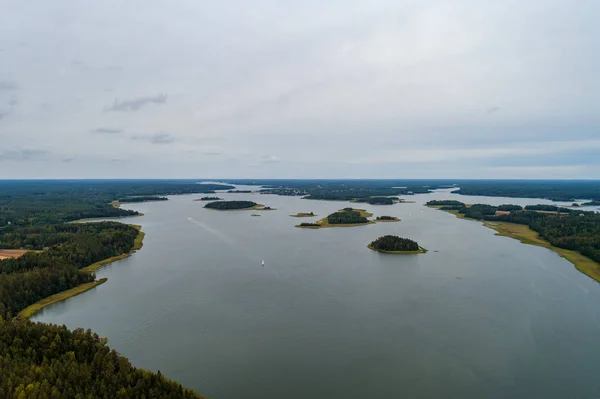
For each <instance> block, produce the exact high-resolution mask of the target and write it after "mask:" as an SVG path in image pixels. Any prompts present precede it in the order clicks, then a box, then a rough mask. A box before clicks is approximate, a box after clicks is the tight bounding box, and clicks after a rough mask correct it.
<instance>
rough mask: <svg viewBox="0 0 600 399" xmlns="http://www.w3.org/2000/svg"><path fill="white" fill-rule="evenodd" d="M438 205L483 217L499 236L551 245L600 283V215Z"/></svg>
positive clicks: (460, 214) (549, 207)
mask: <svg viewBox="0 0 600 399" xmlns="http://www.w3.org/2000/svg"><path fill="white" fill-rule="evenodd" d="M426 205H428V206H432V205H433V206H436V207H439V209H441V210H443V211H447V212H450V213H454V214H455V215H457V216H458V217H460V218H467V219H474V220H481V221H483V222H484V225H485V226H487V227H490V228H492V229H494V230H496V231H497V234H498V235H503V236H507V237H512V238H516V239H518V240H520V241H521V242H523V243H525V244H531V245H538V246H543V247H546V248H550V249H552V250H553V251H555V252H557V253H558V254H559V255H561V256H562V257H564V258H566V259H567V260H569V261H570V262H572V263H573V264H574V265H575V267H576V268H577V269H578V270H579V271H581V272H583V273H585V274H586V275H588V276H589V277H591V278H593V279H595V280H596V281H599V282H600V214H598V213H595V212H585V211H580V210H574V209H569V208H564V207H557V206H553V205H528V206H526V207H525V208H521V207H520V206H518V205H500V206H493V205H487V204H473V205H467V204H463V203H462V202H458V201H457V202H452V203H450V204H448V205H440V202H439V201H429V202H428V203H427V204H426Z"/></svg>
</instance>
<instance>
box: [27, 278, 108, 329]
mask: <svg viewBox="0 0 600 399" xmlns="http://www.w3.org/2000/svg"><path fill="white" fill-rule="evenodd" d="M107 280H108V279H107V278H101V279H100V280H96V281H92V282H89V283H83V284H80V285H78V286H77V287H73V288H71V289H69V290H66V291H61V292H59V293H57V294H54V295H50V296H49V297H46V298H44V299H42V300H40V301H38V302H36V303H34V304H33V305H29V306H27V307H26V308H25V309H23V310H21V311H20V312H19V313H18V314H17V319H28V318H30V317H31V316H33V315H34V314H36V313H37V312H39V311H40V310H42V309H43V308H44V307H46V306H48V305H52V304H53V303H56V302H61V301H64V300H65V299H68V298H72V297H74V296H77V295H79V294H83V293H84V292H86V291H89V290H91V289H92V288H95V287H97V286H99V285H100V284H104V283H105V282H106V281H107Z"/></svg>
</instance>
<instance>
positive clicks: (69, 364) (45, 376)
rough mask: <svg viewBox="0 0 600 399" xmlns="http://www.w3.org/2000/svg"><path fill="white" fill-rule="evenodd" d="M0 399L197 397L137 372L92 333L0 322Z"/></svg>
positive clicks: (153, 375)
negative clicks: (0, 398)
mask: <svg viewBox="0 0 600 399" xmlns="http://www.w3.org/2000/svg"><path fill="white" fill-rule="evenodd" d="M0 397H2V398H7V399H13V398H14V399H23V398H44V399H46V398H49V399H52V398H56V399H58V398H106V399H112V398H122V399H125V398H156V399H159V398H173V399H175V398H186V399H187V398H190V399H191V398H196V399H198V398H200V396H199V395H197V394H196V393H195V392H193V391H190V390H187V389H185V388H183V387H182V386H181V385H180V384H178V383H176V382H174V381H170V380H168V379H166V378H165V377H163V376H162V375H161V373H160V371H159V372H158V373H156V374H155V373H150V372H148V371H145V370H142V369H137V368H135V367H133V366H132V365H131V363H129V361H128V360H127V359H126V358H124V357H123V356H120V355H119V354H118V353H117V352H116V351H115V350H111V349H110V348H109V347H108V346H107V345H106V339H103V338H101V337H99V336H98V335H97V334H94V333H92V332H91V331H90V330H87V331H85V330H83V329H81V328H79V329H76V330H74V331H70V330H68V329H67V328H66V327H65V326H56V325H49V324H43V323H32V322H29V321H27V322H9V321H7V320H2V318H0Z"/></svg>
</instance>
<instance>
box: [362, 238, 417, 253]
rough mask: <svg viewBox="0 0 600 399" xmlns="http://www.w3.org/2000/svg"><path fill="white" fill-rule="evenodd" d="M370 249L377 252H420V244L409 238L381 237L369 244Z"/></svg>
mask: <svg viewBox="0 0 600 399" xmlns="http://www.w3.org/2000/svg"><path fill="white" fill-rule="evenodd" d="M369 248H371V249H374V250H377V251H393V252H396V251H418V250H419V244H417V242H416V241H413V240H411V239H409V238H402V237H398V236H393V235H385V236H382V237H379V238H378V239H376V240H375V241H373V242H371V244H369Z"/></svg>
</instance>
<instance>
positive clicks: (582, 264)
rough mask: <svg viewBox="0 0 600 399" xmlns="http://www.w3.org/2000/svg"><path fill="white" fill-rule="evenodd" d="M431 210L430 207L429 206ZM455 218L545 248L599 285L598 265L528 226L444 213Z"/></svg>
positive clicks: (498, 234) (454, 212) (502, 235)
mask: <svg viewBox="0 0 600 399" xmlns="http://www.w3.org/2000/svg"><path fill="white" fill-rule="evenodd" d="M429 207H431V208H433V207H432V206H429ZM444 212H447V213H450V214H452V215H454V216H456V217H457V218H458V219H464V220H471V221H474V222H479V223H481V224H482V225H483V226H485V227H487V228H490V229H492V230H494V231H496V233H495V235H497V236H501V237H508V238H513V239H515V240H518V241H519V242H521V243H522V244H526V245H534V246H536V247H543V248H547V249H549V250H551V251H553V252H555V253H556V254H557V255H559V256H560V257H561V258H564V259H566V260H567V261H569V262H570V263H571V264H573V266H575V268H576V269H577V270H578V271H579V272H580V273H582V274H585V275H586V276H588V277H589V278H591V279H593V280H595V281H596V282H598V283H600V264H599V263H597V262H595V261H593V260H592V259H590V258H588V257H587V256H585V255H582V254H580V253H579V252H577V251H573V250H570V249H564V248H560V247H555V246H553V245H552V244H550V243H549V242H548V241H546V240H544V239H543V238H541V237H540V235H539V234H538V233H537V232H536V231H533V230H531V229H530V228H529V226H527V225H525V224H517V223H509V222H492V221H488V220H477V219H471V218H467V217H465V216H464V215H462V214H460V213H458V211H444Z"/></svg>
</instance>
